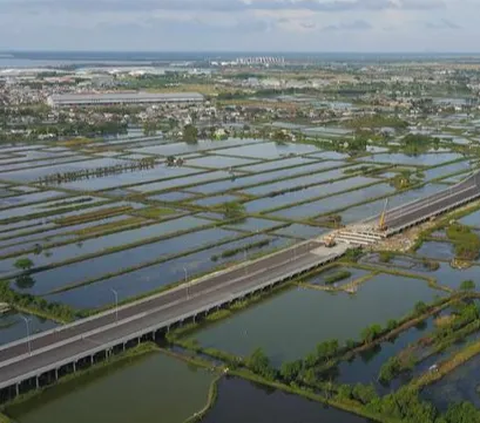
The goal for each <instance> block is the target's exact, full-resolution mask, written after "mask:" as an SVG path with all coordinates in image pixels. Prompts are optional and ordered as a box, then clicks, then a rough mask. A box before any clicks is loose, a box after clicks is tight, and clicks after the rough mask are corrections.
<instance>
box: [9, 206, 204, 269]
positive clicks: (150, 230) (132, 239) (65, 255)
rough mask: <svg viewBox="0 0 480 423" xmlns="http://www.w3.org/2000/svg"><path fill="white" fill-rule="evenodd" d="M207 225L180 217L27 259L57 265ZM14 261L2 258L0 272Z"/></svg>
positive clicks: (36, 263) (44, 264)
mask: <svg viewBox="0 0 480 423" xmlns="http://www.w3.org/2000/svg"><path fill="white" fill-rule="evenodd" d="M209 223H210V222H208V221H205V220H201V219H197V218H195V217H190V216H187V217H182V218H180V219H173V220H169V221H166V222H164V223H157V224H154V225H148V226H144V227H141V228H137V229H130V230H126V231H122V232H117V233H113V234H111V235H104V236H102V237H99V238H93V239H88V240H84V241H82V242H79V243H76V244H68V245H65V246H62V247H57V248H50V249H48V254H47V255H45V254H31V255H30V259H31V260H32V262H33V263H34V264H35V267H41V266H47V265H51V264H53V263H61V262H64V261H67V260H72V259H77V258H79V257H81V256H85V255H91V254H101V253H105V252H107V251H108V250H109V249H112V248H117V247H119V246H122V245H124V246H127V245H129V244H136V243H138V242H141V241H143V240H145V241H146V240H148V239H152V238H158V237H163V236H167V235H169V234H173V233H176V232H180V231H188V230H191V229H194V228H197V227H200V226H206V225H208V224H209ZM15 261H16V259H15V258H11V259H5V260H1V261H0V271H2V272H6V271H11V270H14V264H15Z"/></svg>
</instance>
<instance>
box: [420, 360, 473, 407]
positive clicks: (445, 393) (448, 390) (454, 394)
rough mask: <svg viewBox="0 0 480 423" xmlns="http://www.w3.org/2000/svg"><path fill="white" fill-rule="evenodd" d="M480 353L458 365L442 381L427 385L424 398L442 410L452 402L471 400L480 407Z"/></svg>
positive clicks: (422, 394)
mask: <svg viewBox="0 0 480 423" xmlns="http://www.w3.org/2000/svg"><path fill="white" fill-rule="evenodd" d="M479 392H480V355H477V356H476V357H473V358H472V359H470V360H469V361H467V362H466V363H465V364H462V365H461V366H460V367H457V368H456V369H455V370H453V371H452V372H450V373H448V374H447V375H446V376H444V377H443V378H442V379H440V381H438V382H436V383H434V384H433V385H430V386H427V387H426V388H425V389H424V390H423V391H422V393H421V397H422V399H425V400H427V401H431V402H433V404H434V405H435V406H436V407H438V408H439V409H441V410H446V409H447V408H448V405H449V404H450V403H458V402H463V401H469V402H471V403H472V404H474V405H475V406H476V407H477V408H480V395H479Z"/></svg>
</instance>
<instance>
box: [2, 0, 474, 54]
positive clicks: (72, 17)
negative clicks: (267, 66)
mask: <svg viewBox="0 0 480 423" xmlns="http://www.w3.org/2000/svg"><path fill="white" fill-rule="evenodd" d="M459 3H460V4H459ZM0 6H1V7H2V9H1V10H2V13H1V14H0V50H26V49H28V50H72V51H85V50H87V51H89V50H97V51H102V50H103V51H120V50H122V51H123V50H125V51H132V50H133V51H138V50H143V51H165V50H167V51H252V50H255V51H269V52H280V51H299V52H300V51H301V52H312V51H318V52H360V53H364V52H399V53H402V52H415V53H422V52H430V51H433V52H439V53H443V52H447V53H448V52H450V53H457V52H458V53H465V52H467V53H468V52H471V51H478V45H477V42H476V40H477V39H478V38H479V36H480V27H479V26H478V23H477V22H478V18H477V17H478V16H479V15H480V13H479V12H480V4H479V3H478V2H476V1H474V0H456V1H454V0H135V1H134V0H82V1H78V0H0Z"/></svg>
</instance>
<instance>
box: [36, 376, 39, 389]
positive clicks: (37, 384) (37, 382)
mask: <svg viewBox="0 0 480 423" xmlns="http://www.w3.org/2000/svg"><path fill="white" fill-rule="evenodd" d="M35 386H36V387H37V389H40V377H39V376H36V377H35Z"/></svg>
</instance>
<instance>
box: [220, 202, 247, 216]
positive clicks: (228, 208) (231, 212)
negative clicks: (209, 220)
mask: <svg viewBox="0 0 480 423" xmlns="http://www.w3.org/2000/svg"><path fill="white" fill-rule="evenodd" d="M223 214H224V216H225V219H241V218H243V217H244V216H245V206H244V205H243V204H241V203H237V202H236V201H230V202H228V203H225V204H224V205H223Z"/></svg>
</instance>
